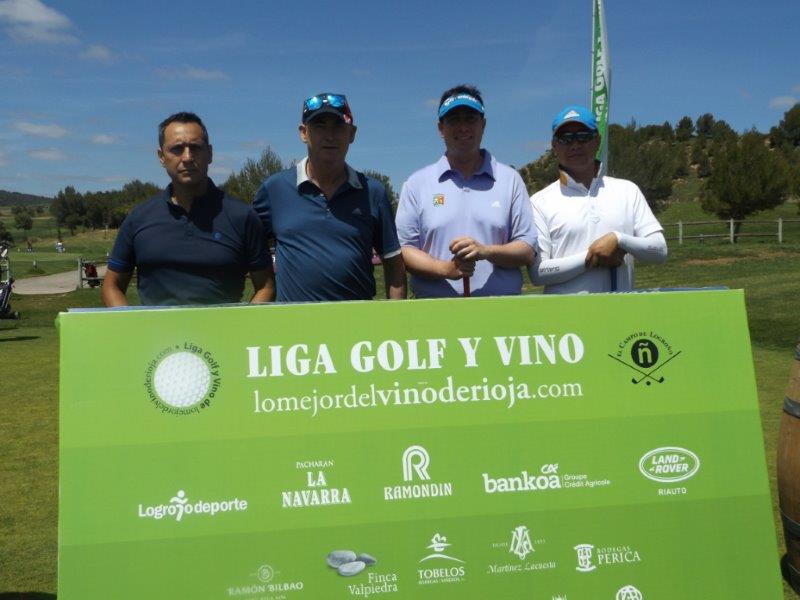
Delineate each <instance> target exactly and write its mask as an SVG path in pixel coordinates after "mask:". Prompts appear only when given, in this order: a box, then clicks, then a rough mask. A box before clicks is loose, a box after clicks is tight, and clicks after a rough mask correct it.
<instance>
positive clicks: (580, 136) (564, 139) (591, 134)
mask: <svg viewBox="0 0 800 600" xmlns="http://www.w3.org/2000/svg"><path fill="white" fill-rule="evenodd" d="M596 137H597V132H596V131H573V132H571V133H557V134H556V135H554V136H553V139H554V140H555V141H556V142H558V143H559V144H564V145H565V146H566V145H567V144H571V143H572V142H578V143H579V144H585V143H586V142H591V141H592V140H593V139H594V138H596Z"/></svg>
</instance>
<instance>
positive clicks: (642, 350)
mask: <svg viewBox="0 0 800 600" xmlns="http://www.w3.org/2000/svg"><path fill="white" fill-rule="evenodd" d="M681 352H682V351H681V350H679V351H678V352H676V353H675V354H673V355H672V356H670V357H669V358H668V359H667V360H665V361H664V362H662V363H661V364H660V365H658V366H655V365H656V364H657V363H658V348H657V347H656V345H655V344H654V343H653V342H651V341H650V340H644V339H641V340H637V341H635V342H634V343H633V344H632V346H631V359H632V360H633V362H634V363H635V365H636V366H634V365H631V364H629V363H627V362H625V361H624V360H621V359H620V358H617V357H616V356H614V355H613V354H609V355H608V356H610V357H611V358H613V359H614V360H615V361H617V362H618V363H621V364H623V365H625V366H626V367H628V368H629V369H632V370H634V371H636V372H637V373H639V375H641V377H638V378H637V377H631V383H633V384H634V385H638V384H640V383H641V382H642V381H644V382H645V385H652V382H654V381H655V382H656V383H664V376H663V375H662V376H660V377H658V378H656V377H653V373H655V372H656V371H659V370H660V369H662V368H663V367H664V366H665V365H667V364H668V363H669V362H670V361H672V360H674V359H675V358H677V357H678V355H679V354H680V353H681ZM650 367H653V368H652V369H651V368H650ZM645 369H650V370H649V371H646V370H645Z"/></svg>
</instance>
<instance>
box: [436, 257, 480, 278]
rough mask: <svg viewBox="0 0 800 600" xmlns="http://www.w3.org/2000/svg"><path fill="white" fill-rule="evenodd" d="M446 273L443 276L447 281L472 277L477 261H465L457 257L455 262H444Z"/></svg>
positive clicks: (454, 259)
mask: <svg viewBox="0 0 800 600" xmlns="http://www.w3.org/2000/svg"><path fill="white" fill-rule="evenodd" d="M442 263H443V266H444V272H443V273H442V276H443V277H444V278H445V279H463V278H464V277H472V275H473V274H474V273H475V261H474V260H463V259H461V258H458V257H455V258H453V260H449V261H442Z"/></svg>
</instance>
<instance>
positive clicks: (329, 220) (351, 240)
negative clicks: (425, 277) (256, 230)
mask: <svg viewBox="0 0 800 600" xmlns="http://www.w3.org/2000/svg"><path fill="white" fill-rule="evenodd" d="M299 129H300V139H301V140H302V141H303V142H304V143H305V144H306V146H307V148H308V156H307V157H306V158H304V159H303V160H302V161H300V162H299V163H298V164H297V166H296V167H292V168H290V169H287V170H286V171H282V172H280V173H276V174H275V175H273V176H271V177H269V178H268V179H267V180H266V181H265V182H264V184H263V185H262V186H261V188H259V190H258V192H257V194H256V199H255V201H254V202H253V207H254V208H255V209H256V212H257V213H258V216H259V217H260V218H261V222H262V223H263V225H264V232H265V234H266V236H267V238H274V239H275V241H276V257H275V264H276V266H277V299H278V301H283V302H310V301H311V302H313V301H326V300H368V299H371V298H373V297H374V296H375V279H374V277H373V274H372V249H373V248H375V250H376V251H377V252H378V255H379V256H380V257H381V260H382V262H383V269H384V278H385V280H386V297H387V298H390V299H397V298H405V296H406V275H405V267H404V265H403V259H402V256H401V255H400V244H399V243H398V241H397V231H396V229H395V225H394V219H393V218H392V210H391V206H390V204H389V199H388V197H387V195H386V188H385V187H384V186H383V184H381V183H380V182H378V181H376V180H375V179H372V178H370V177H366V176H365V175H364V174H363V173H359V172H357V171H355V170H354V169H353V168H351V167H350V166H349V165H348V164H347V163H346V162H345V157H346V156H347V150H348V148H349V147H350V144H351V143H352V142H353V140H354V139H355V135H356V127H355V125H353V115H352V112H351V110H350V106H349V105H348V103H347V99H346V98H345V97H344V96H342V95H341V94H318V95H316V96H312V97H311V98H309V99H307V100H306V101H305V102H304V103H303V113H302V122H301V124H300V128H299Z"/></svg>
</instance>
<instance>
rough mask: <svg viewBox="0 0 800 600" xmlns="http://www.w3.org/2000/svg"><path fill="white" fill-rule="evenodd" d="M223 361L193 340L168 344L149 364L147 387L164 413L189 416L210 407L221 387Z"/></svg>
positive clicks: (153, 400)
mask: <svg viewBox="0 0 800 600" xmlns="http://www.w3.org/2000/svg"><path fill="white" fill-rule="evenodd" d="M220 383H221V381H220V376H219V363H218V362H217V361H216V360H214V357H213V356H212V354H211V352H209V351H208V350H205V349H203V348H202V347H201V346H198V345H196V344H193V343H192V342H184V343H183V346H180V345H177V344H176V345H175V346H168V347H167V348H164V349H163V350H161V352H159V353H158V354H157V355H156V357H155V358H154V359H153V360H151V361H150V362H148V363H147V369H146V370H145V377H144V387H145V389H146V390H147V395H148V398H149V399H150V401H151V402H152V403H153V404H155V405H156V407H157V408H159V409H160V410H161V412H164V413H170V414H177V415H186V414H191V413H199V412H200V410H201V409H204V408H208V407H209V406H210V405H211V400H212V399H213V398H214V396H215V395H216V394H217V391H218V390H219V386H220Z"/></svg>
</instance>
